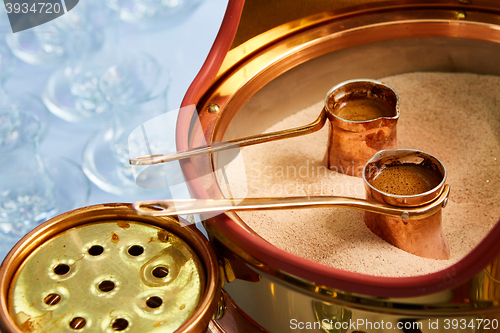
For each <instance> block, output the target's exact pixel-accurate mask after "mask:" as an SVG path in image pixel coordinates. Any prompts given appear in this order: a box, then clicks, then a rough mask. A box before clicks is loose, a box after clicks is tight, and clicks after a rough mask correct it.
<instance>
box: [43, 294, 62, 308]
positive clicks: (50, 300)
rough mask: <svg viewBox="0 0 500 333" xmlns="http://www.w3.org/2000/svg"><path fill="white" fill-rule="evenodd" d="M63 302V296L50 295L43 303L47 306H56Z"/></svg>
mask: <svg viewBox="0 0 500 333" xmlns="http://www.w3.org/2000/svg"><path fill="white" fill-rule="evenodd" d="M60 301H61V295H59V294H48V295H47V296H45V298H44V299H43V302H44V303H45V304H47V305H56V304H57V303H59V302H60Z"/></svg>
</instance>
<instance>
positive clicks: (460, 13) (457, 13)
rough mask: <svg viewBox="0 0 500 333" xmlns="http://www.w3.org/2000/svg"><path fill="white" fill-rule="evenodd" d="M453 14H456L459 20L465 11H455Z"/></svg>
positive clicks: (462, 17)
mask: <svg viewBox="0 0 500 333" xmlns="http://www.w3.org/2000/svg"><path fill="white" fill-rule="evenodd" d="M455 15H456V16H457V19H459V20H461V19H464V18H465V12H462V11H459V12H456V13H455Z"/></svg>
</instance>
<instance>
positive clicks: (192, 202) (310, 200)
mask: <svg viewBox="0 0 500 333" xmlns="http://www.w3.org/2000/svg"><path fill="white" fill-rule="evenodd" d="M449 193H450V186H449V185H445V186H444V188H443V191H442V192H441V194H440V195H439V196H438V197H437V198H436V199H435V200H434V201H432V202H431V203H429V204H427V205H424V206H420V207H395V206H390V205H385V204H381V203H378V202H372V201H367V200H363V199H355V198H347V197H333V196H314V197H289V198H247V199H241V200H238V199H186V200H146V201H138V202H136V203H134V204H133V205H132V208H133V209H134V210H136V211H137V212H138V213H139V214H142V215H149V216H171V215H190V214H200V213H209V212H226V211H242V210H267V209H269V210H272V209H292V208H313V207H347V208H354V209H359V210H364V211H369V212H373V213H379V214H383V215H389V216H394V217H400V218H402V219H403V220H416V219H422V218H424V217H427V216H431V215H433V214H434V213H436V212H437V211H438V210H440V209H441V208H443V207H444V206H446V203H447V200H448V195H449Z"/></svg>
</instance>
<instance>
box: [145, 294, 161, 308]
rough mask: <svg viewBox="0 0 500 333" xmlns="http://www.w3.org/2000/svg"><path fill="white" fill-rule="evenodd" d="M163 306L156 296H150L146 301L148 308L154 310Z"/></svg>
mask: <svg viewBox="0 0 500 333" xmlns="http://www.w3.org/2000/svg"><path fill="white" fill-rule="evenodd" d="M162 304H163V300H162V299H161V298H160V297H158V296H152V297H150V298H148V300H147V301H146V305H147V306H148V307H150V308H153V309H156V308H159V307H160V306H161V305H162Z"/></svg>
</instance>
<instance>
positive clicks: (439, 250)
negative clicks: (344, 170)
mask: <svg viewBox="0 0 500 333" xmlns="http://www.w3.org/2000/svg"><path fill="white" fill-rule="evenodd" d="M401 164H412V165H429V167H432V168H433V169H435V171H436V172H438V173H439V177H440V180H441V181H440V183H439V185H437V186H436V187H434V188H433V189H431V190H430V191H427V192H424V193H420V194H414V195H395V194H389V193H387V192H384V191H382V190H380V189H377V188H375V187H374V186H373V185H372V179H373V178H374V177H375V176H376V174H377V173H378V172H383V171H381V170H383V168H384V167H387V166H391V165H401ZM363 179H364V180H365V189H366V198H367V199H368V200H374V201H377V202H385V203H390V204H391V205H394V206H403V207H415V206H422V205H425V204H427V203H428V202H429V201H432V200H434V199H435V198H436V197H437V196H439V195H441V193H442V191H443V189H444V186H445V182H446V169H445V167H444V165H443V163H442V162H441V161H439V160H438V159H437V158H436V157H434V156H432V155H430V154H427V153H424V152H421V151H417V150H409V149H400V150H384V151H381V152H379V153H377V154H375V155H374V156H373V157H372V158H371V159H370V160H369V161H368V163H367V164H366V166H365V169H364V172H363ZM410 184H411V183H410ZM365 223H366V225H367V226H368V228H370V230H371V231H372V232H373V233H374V234H376V235H378V236H379V237H380V238H382V239H384V240H385V241H387V242H389V243H390V244H392V245H394V246H396V247H398V248H400V249H402V250H404V251H407V252H410V253H412V254H415V255H417V256H420V257H424V258H429V259H449V258H450V247H449V245H448V241H447V240H446V236H445V234H444V231H443V224H442V212H441V209H440V210H438V211H436V212H435V213H434V214H432V215H430V216H427V217H425V218H422V219H419V220H414V221H408V220H406V219H402V218H401V217H393V216H386V215H381V214H377V213H372V212H366V213H365Z"/></svg>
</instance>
